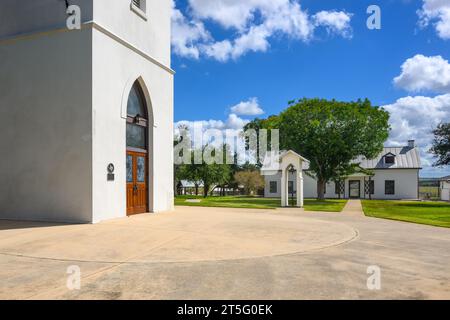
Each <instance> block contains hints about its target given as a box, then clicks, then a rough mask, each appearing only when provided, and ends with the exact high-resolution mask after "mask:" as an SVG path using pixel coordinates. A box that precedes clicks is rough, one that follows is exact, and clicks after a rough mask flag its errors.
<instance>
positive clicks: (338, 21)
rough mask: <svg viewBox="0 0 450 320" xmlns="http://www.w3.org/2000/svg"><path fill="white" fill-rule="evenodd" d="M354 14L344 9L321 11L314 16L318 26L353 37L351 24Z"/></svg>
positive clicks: (330, 31)
mask: <svg viewBox="0 0 450 320" xmlns="http://www.w3.org/2000/svg"><path fill="white" fill-rule="evenodd" d="M351 17H352V14H350V13H346V12H344V11H339V12H338V11H320V12H318V13H316V14H315V15H314V16H313V19H314V22H315V25H316V26H324V27H325V28H326V29H327V30H328V32H329V33H334V34H338V35H341V36H343V37H344V38H351V37H352V34H353V31H352V27H351V26H350V21H351Z"/></svg>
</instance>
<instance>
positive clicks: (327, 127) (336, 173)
mask: <svg viewBox="0 0 450 320" xmlns="http://www.w3.org/2000/svg"><path fill="white" fill-rule="evenodd" d="M262 123H263V125H265V126H267V127H269V128H278V129H279V130H280V146H281V148H282V149H286V150H288V149H292V150H294V151H296V152H298V153H299V154H301V155H302V156H304V157H305V158H307V159H308V160H309V161H310V169H311V171H312V172H313V174H314V176H315V178H316V179H317V194H318V198H319V199H323V198H324V189H325V184H326V183H327V182H329V181H332V180H339V179H341V177H343V176H347V175H349V174H351V173H352V172H354V171H355V170H356V169H357V166H356V165H355V163H354V161H353V160H355V159H356V158H357V157H358V156H359V155H362V156H364V157H366V158H369V159H370V158H373V157H375V156H376V155H378V154H379V153H380V152H381V151H382V150H383V144H384V142H385V141H386V140H387V138H388V136H389V113H388V112H386V111H385V110H383V109H381V108H379V107H375V106H372V104H371V103H370V101H369V100H367V99H366V100H358V101H356V102H341V101H336V100H325V99H301V100H298V101H293V102H291V103H290V106H289V107H288V108H287V109H286V110H285V111H283V112H281V114H280V115H279V116H278V117H276V118H275V117H272V118H270V119H268V121H266V123H264V122H262Z"/></svg>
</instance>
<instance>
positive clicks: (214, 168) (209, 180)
mask: <svg viewBox="0 0 450 320" xmlns="http://www.w3.org/2000/svg"><path fill="white" fill-rule="evenodd" d="M207 147H208V146H205V147H203V148H202V150H197V152H199V153H200V152H201V154H202V155H203V154H204V153H205V149H206V148H207ZM223 150H224V153H223V154H224V157H225V152H228V148H227V146H223ZM195 152H196V151H195V150H192V151H191V163H188V164H182V165H180V168H179V170H178V179H179V180H187V181H189V182H192V183H194V184H196V185H198V184H203V196H204V197H205V198H206V197H208V195H209V193H210V192H211V191H212V190H213V189H214V188H215V187H216V186H218V185H224V184H227V183H228V182H229V181H231V179H232V166H231V165H229V164H221V163H216V162H214V163H207V162H206V161H205V159H204V158H203V159H202V161H201V163H200V164H195V161H194V160H195ZM213 155H214V151H213ZM223 163H225V160H224V161H223Z"/></svg>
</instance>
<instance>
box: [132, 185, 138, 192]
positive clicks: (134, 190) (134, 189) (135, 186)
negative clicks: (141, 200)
mask: <svg viewBox="0 0 450 320" xmlns="http://www.w3.org/2000/svg"><path fill="white" fill-rule="evenodd" d="M137 191H138V186H137V184H135V185H134V186H133V192H134V193H135V194H136V193H137Z"/></svg>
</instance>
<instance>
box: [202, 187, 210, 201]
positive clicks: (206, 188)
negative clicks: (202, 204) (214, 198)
mask: <svg viewBox="0 0 450 320" xmlns="http://www.w3.org/2000/svg"><path fill="white" fill-rule="evenodd" d="M208 191H209V185H207V184H205V185H204V186H203V197H204V198H207V197H208Z"/></svg>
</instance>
